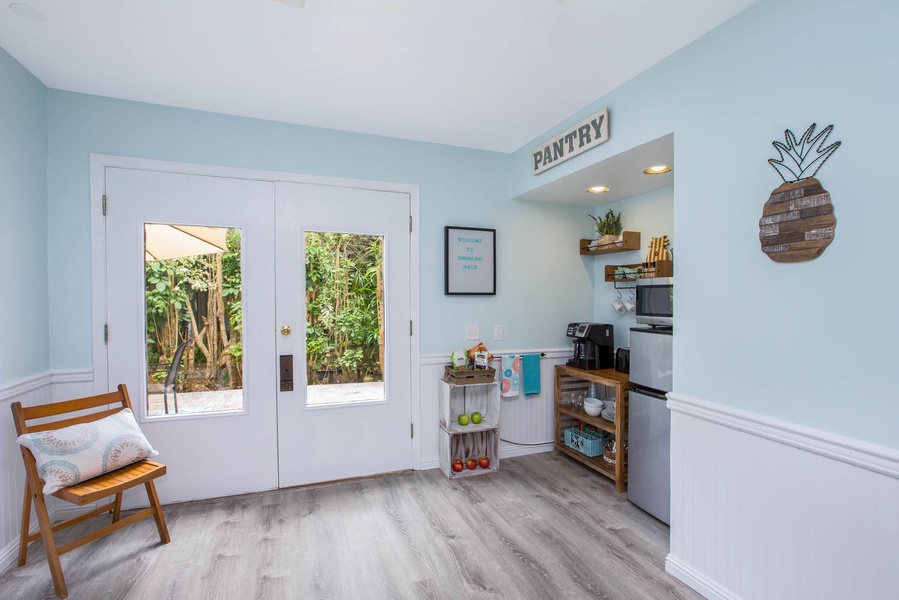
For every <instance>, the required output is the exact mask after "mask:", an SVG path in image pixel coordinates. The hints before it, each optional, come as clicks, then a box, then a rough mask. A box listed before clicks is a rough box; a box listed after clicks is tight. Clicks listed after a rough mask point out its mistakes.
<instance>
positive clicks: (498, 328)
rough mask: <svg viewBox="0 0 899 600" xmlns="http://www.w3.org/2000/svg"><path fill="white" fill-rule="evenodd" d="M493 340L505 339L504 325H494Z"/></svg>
mask: <svg viewBox="0 0 899 600" xmlns="http://www.w3.org/2000/svg"><path fill="white" fill-rule="evenodd" d="M493 339H494V340H501V339H503V326H502V325H494V326H493Z"/></svg>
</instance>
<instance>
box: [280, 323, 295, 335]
mask: <svg viewBox="0 0 899 600" xmlns="http://www.w3.org/2000/svg"><path fill="white" fill-rule="evenodd" d="M291 331H293V330H292V329H291V328H290V325H281V335H290V332H291Z"/></svg>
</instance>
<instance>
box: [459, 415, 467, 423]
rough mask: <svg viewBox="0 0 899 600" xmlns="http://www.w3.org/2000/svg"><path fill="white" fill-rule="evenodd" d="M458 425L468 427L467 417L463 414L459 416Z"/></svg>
mask: <svg viewBox="0 0 899 600" xmlns="http://www.w3.org/2000/svg"><path fill="white" fill-rule="evenodd" d="M459 425H468V415H466V414H465V413H462V414H461V415H459Z"/></svg>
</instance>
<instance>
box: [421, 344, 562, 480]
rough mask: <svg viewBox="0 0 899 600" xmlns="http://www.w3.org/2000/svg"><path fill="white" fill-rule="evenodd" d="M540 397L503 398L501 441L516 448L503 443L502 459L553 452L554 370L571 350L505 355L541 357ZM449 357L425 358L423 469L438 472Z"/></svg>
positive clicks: (501, 447) (422, 383)
mask: <svg viewBox="0 0 899 600" xmlns="http://www.w3.org/2000/svg"><path fill="white" fill-rule="evenodd" d="M540 353H543V354H544V355H545V356H543V357H541V358H540V393H539V394H536V395H533V396H525V395H524V392H520V393H519V395H518V396H517V397H513V398H503V399H502V404H501V407H500V420H499V424H500V430H499V431H500V437H501V438H502V439H504V440H509V441H510V442H515V443H516V444H526V445H514V444H510V443H506V442H500V447H499V456H500V459H503V458H511V457H513V456H522V455H525V454H534V453H537V452H549V451H551V450H552V446H553V392H554V385H555V384H554V377H555V371H554V369H553V367H554V366H555V365H558V364H563V363H564V362H565V361H566V360H568V359H569V358H570V357H571V349H570V348H565V349H554V350H522V351H517V350H510V351H507V352H503V353H502V354H515V355H519V354H540ZM449 355H450V353H449V352H447V353H446V354H432V355H422V357H421V360H420V364H421V376H420V378H419V381H420V382H421V390H420V394H419V397H420V398H421V413H420V415H421V420H420V423H421V427H420V428H421V432H420V436H421V438H420V444H421V446H420V447H421V461H420V466H419V468H421V469H437V468H439V467H440V452H439V445H438V440H439V435H438V434H439V431H440V416H439V410H438V397H439V396H438V382H440V380H442V379H443V372H444V367H445V366H446V365H448V364H449ZM492 366H493V367H495V368H496V370H497V373H499V371H500V367H501V361H500V360H499V359H498V358H497V359H495V360H494V362H493V364H492Z"/></svg>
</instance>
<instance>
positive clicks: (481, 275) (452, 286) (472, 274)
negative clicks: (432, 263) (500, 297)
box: [444, 226, 496, 296]
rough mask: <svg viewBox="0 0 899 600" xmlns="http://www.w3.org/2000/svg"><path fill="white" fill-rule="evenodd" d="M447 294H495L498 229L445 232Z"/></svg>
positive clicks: (445, 281) (470, 228)
mask: <svg viewBox="0 0 899 600" xmlns="http://www.w3.org/2000/svg"><path fill="white" fill-rule="evenodd" d="M444 242H445V251H446V254H445V255H444V258H445V261H444V294H445V295H447V296H453V295H463V294H472V295H495V294H496V229H478V228H474V227H452V226H447V227H446V228H445V229H444Z"/></svg>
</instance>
